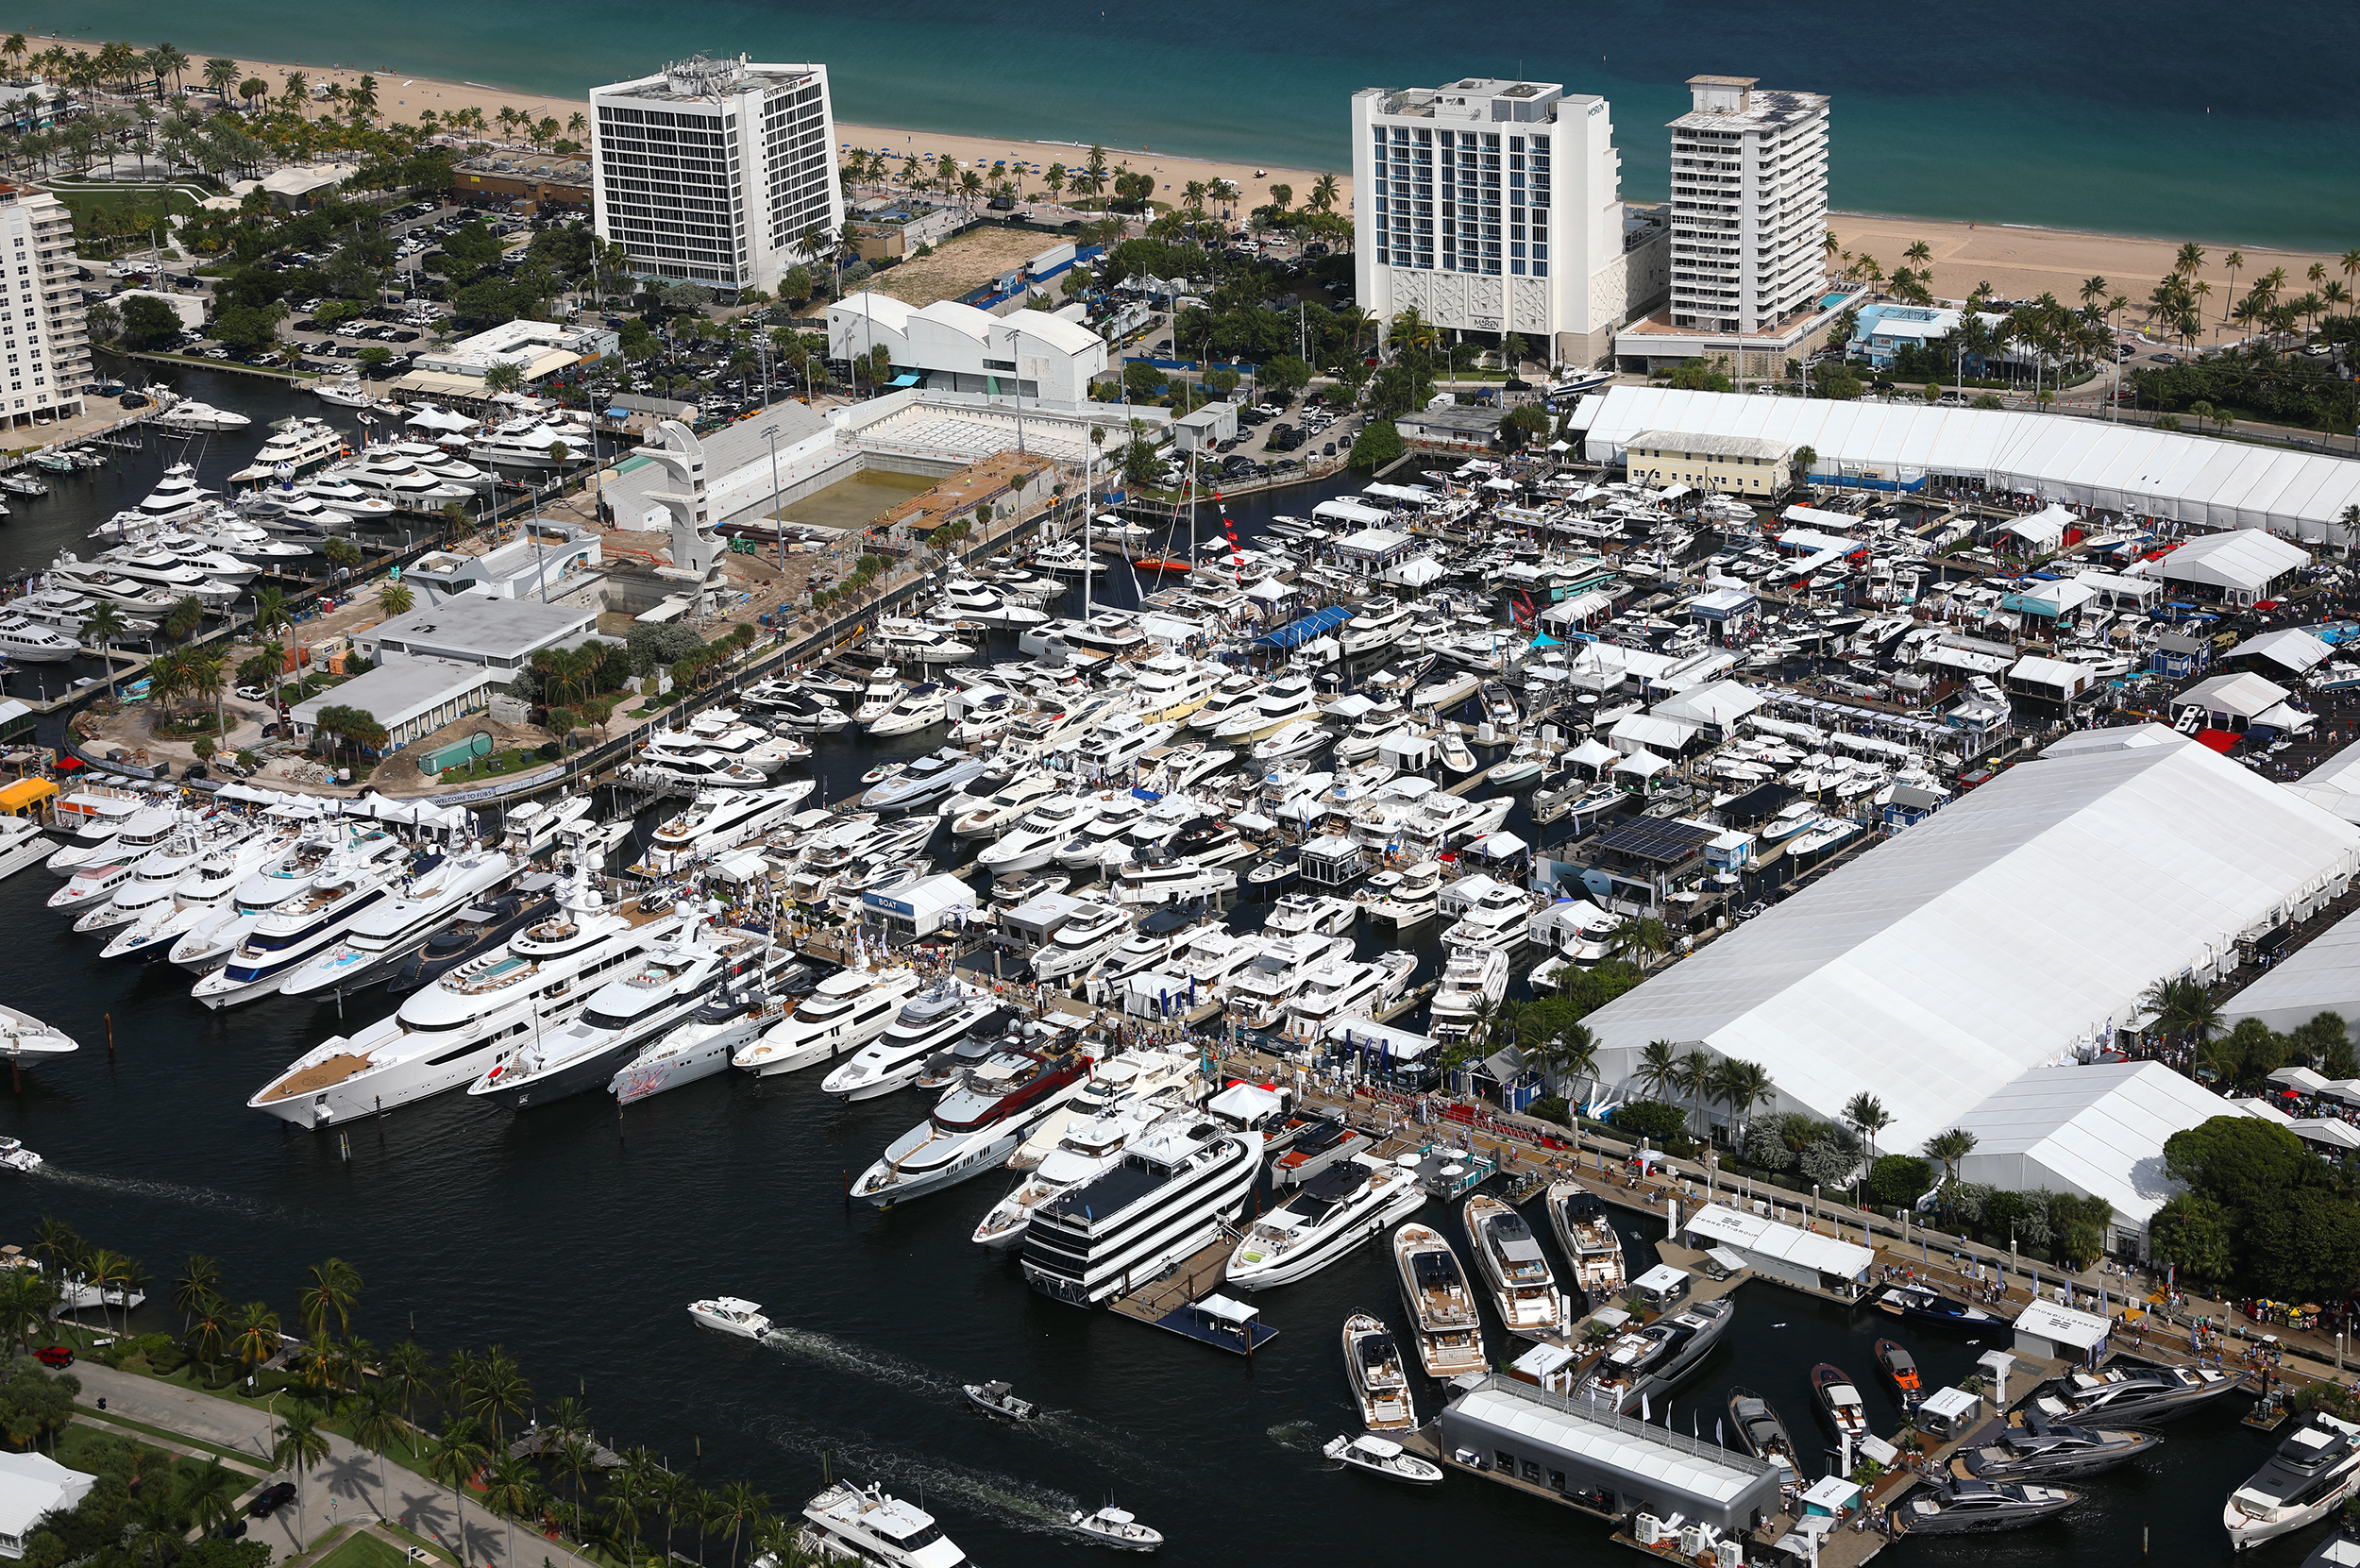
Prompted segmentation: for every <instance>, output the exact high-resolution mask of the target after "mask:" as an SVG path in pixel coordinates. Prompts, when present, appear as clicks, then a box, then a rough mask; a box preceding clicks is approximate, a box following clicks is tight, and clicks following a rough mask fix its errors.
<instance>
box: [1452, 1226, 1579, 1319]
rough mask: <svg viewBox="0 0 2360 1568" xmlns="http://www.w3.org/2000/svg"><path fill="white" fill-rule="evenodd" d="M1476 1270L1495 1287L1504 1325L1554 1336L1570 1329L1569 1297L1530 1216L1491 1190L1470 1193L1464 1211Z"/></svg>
mask: <svg viewBox="0 0 2360 1568" xmlns="http://www.w3.org/2000/svg"><path fill="white" fill-rule="evenodd" d="M1461 1212H1462V1215H1463V1217H1464V1219H1465V1221H1466V1224H1467V1244H1468V1245H1469V1246H1470V1247H1471V1248H1473V1249H1474V1251H1475V1269H1476V1272H1477V1273H1481V1274H1482V1275H1483V1280H1484V1284H1485V1285H1486V1287H1488V1288H1489V1289H1490V1290H1491V1292H1492V1307H1493V1308H1494V1309H1495V1310H1496V1311H1497V1312H1498V1313H1499V1315H1500V1324H1501V1326H1503V1327H1505V1328H1506V1329H1507V1330H1508V1331H1509V1333H1510V1334H1519V1335H1522V1336H1524V1337H1525V1338H1526V1339H1528V1340H1553V1339H1557V1338H1559V1337H1560V1336H1562V1335H1563V1334H1564V1332H1565V1329H1566V1326H1567V1323H1568V1318H1567V1314H1566V1311H1565V1300H1564V1298H1563V1297H1562V1296H1559V1294H1558V1293H1557V1276H1556V1275H1555V1274H1553V1273H1550V1272H1549V1262H1548V1259H1547V1258H1545V1257H1543V1256H1542V1255H1541V1243H1540V1242H1539V1241H1538V1240H1537V1239H1534V1237H1533V1234H1532V1227H1531V1226H1530V1225H1527V1224H1526V1223H1525V1217H1524V1216H1523V1215H1521V1214H1519V1213H1517V1212H1516V1211H1515V1210H1514V1209H1513V1208H1510V1207H1509V1206H1508V1205H1507V1204H1505V1203H1503V1202H1501V1201H1500V1200H1499V1199H1497V1198H1494V1197H1492V1195H1491V1194H1489V1193H1487V1192H1477V1193H1475V1195H1474V1196H1472V1197H1470V1198H1469V1199H1468V1200H1467V1202H1466V1205H1465V1207H1464V1208H1463V1210H1462V1211H1461Z"/></svg>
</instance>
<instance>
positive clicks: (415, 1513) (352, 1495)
mask: <svg viewBox="0 0 2360 1568" xmlns="http://www.w3.org/2000/svg"><path fill="white" fill-rule="evenodd" d="M74 1375H75V1376H76V1377H79V1378H80V1379H81V1380H82V1399H83V1402H84V1403H85V1404H95V1403H96V1402H97V1401H98V1400H99V1399H101V1398H103V1399H105V1400H106V1402H107V1414H109V1415H115V1416H121V1417H123V1418H125V1419H126V1420H128V1421H138V1422H144V1423H146V1424H147V1425H151V1426H160V1427H162V1428H164V1429H165V1430H167V1431H173V1432H179V1433H183V1434H185V1435H187V1436H189V1437H193V1438H199V1439H202V1440H203V1441H205V1442H211V1443H213V1444H215V1445H217V1446H219V1447H223V1448H228V1449H231V1450H234V1451H236V1452H239V1453H242V1454H252V1455H255V1456H256V1457H257V1459H258V1462H259V1464H260V1466H261V1468H263V1469H265V1470H267V1469H268V1468H269V1466H270V1450H271V1444H272V1441H273V1439H272V1431H273V1428H274V1427H275V1426H276V1425H277V1418H276V1417H275V1416H274V1415H272V1414H271V1413H270V1412H269V1411H267V1410H256V1409H248V1408H245V1407H244V1406H243V1405H240V1404H237V1403H235V1402H233V1401H230V1400H227V1399H217V1398H215V1397H213V1396H212V1395H211V1394H205V1393H198V1392H196V1391H192V1390H189V1389H183V1388H179V1387H177V1386H175V1385H173V1384H169V1383H159V1382H157V1381H156V1380H155V1379H154V1378H150V1377H143V1376H140V1375H139V1374H136V1373H128V1372H117V1371H114V1370H113V1369H111V1368H109V1367H104V1366H100V1365H98V1364H96V1363H94V1362H88V1361H77V1362H76V1364H75V1367H74ZM291 1402H292V1396H290V1397H289V1398H288V1399H282V1400H281V1401H280V1403H291ZM133 1435H134V1436H137V1435H138V1434H133ZM380 1474H381V1475H382V1477H383V1482H382V1488H381V1489H380V1484H379V1476H380ZM258 1484H259V1483H258ZM302 1484H303V1496H302V1498H301V1499H300V1501H301V1503H302V1505H303V1507H301V1508H298V1507H297V1506H296V1505H295V1503H289V1504H288V1505H287V1506H286V1507H284V1508H282V1509H278V1510H277V1511H276V1512H274V1513H273V1514H272V1515H271V1516H270V1517H269V1518H267V1519H256V1520H250V1521H248V1526H249V1533H248V1534H247V1536H246V1539H247V1540H249V1541H260V1542H261V1543H264V1544H266V1545H268V1546H269V1547H270V1548H271V1552H272V1554H273V1556H274V1557H275V1558H278V1559H281V1560H284V1559H291V1558H295V1557H297V1556H299V1555H301V1553H302V1552H303V1550H304V1543H303V1541H301V1540H299V1539H298V1536H297V1532H298V1530H301V1531H304V1532H308V1534H309V1537H310V1539H311V1540H312V1541H317V1540H318V1539H319V1538H320V1537H321V1536H323V1535H325V1534H327V1533H328V1531H329V1529H331V1528H333V1527H334V1526H338V1525H349V1526H356V1527H373V1526H375V1525H376V1523H377V1522H378V1521H379V1520H380V1519H390V1520H391V1521H392V1522H393V1523H395V1524H396V1525H399V1526H401V1527H402V1528H404V1529H407V1530H409V1531H411V1532H412V1533H413V1534H415V1535H420V1536H424V1537H425V1538H426V1539H428V1540H430V1541H433V1542H437V1543H441V1544H442V1545H443V1546H444V1547H445V1548H447V1550H449V1551H450V1552H451V1553H452V1554H453V1555H454V1556H456V1557H457V1558H458V1559H459V1560H460V1561H461V1562H463V1563H466V1564H470V1565H473V1564H482V1565H483V1568H519V1565H522V1568H602V1565H599V1564H596V1563H592V1562H591V1561H589V1560H587V1559H584V1558H582V1557H578V1556H576V1555H575V1554H574V1553H573V1552H571V1551H569V1550H567V1549H566V1548H565V1546H564V1545H562V1544H560V1543H557V1542H555V1541H551V1540H549V1539H548V1538H547V1537H545V1536H543V1535H541V1534H540V1533H539V1532H538V1531H536V1530H534V1529H533V1528H532V1527H531V1526H529V1525H526V1524H524V1523H522V1522H519V1523H518V1524H516V1525H515V1526H514V1538H515V1556H514V1559H513V1560H512V1559H511V1558H510V1556H509V1538H510V1533H511V1526H510V1524H509V1522H508V1520H506V1519H505V1518H503V1517H501V1516H500V1515H497V1514H495V1513H494V1512H492V1511H491V1510H490V1509H486V1508H484V1507H483V1506H482V1505H480V1503H478V1502H476V1501H475V1500H474V1499H473V1498H472V1497H470V1498H468V1499H467V1500H466V1501H465V1502H464V1505H463V1506H462V1507H461V1508H460V1509H459V1511H457V1512H456V1513H454V1512H453V1510H452V1507H451V1494H450V1489H449V1488H447V1487H443V1486H438V1485H436V1484H435V1483H434V1482H431V1481H429V1480H428V1479H427V1478H426V1477H425V1476H423V1475H418V1474H417V1473H416V1472H414V1471H412V1470H408V1469H405V1468H403V1467H402V1466H400V1465H398V1464H396V1463H395V1462H394V1461H393V1460H391V1459H386V1460H383V1461H381V1465H380V1461H379V1459H378V1458H377V1456H375V1455H373V1454H371V1453H369V1452H368V1451H367V1450H366V1449H363V1448H362V1447H360V1446H359V1445H357V1444H355V1443H353V1442H350V1441H349V1440H347V1439H345V1438H341V1437H337V1436H335V1435H334V1434H332V1433H330V1434H329V1438H328V1458H327V1459H326V1460H325V1461H323V1462H322V1463H321V1464H320V1466H319V1467H318V1468H317V1469H315V1470H312V1471H311V1472H310V1473H309V1474H307V1475H305V1476H304V1477H303V1483H302ZM251 1490H252V1489H249V1491H251ZM386 1539H388V1540H389V1541H390V1542H391V1543H392V1544H394V1545H396V1546H398V1547H400V1548H401V1549H402V1550H403V1551H405V1552H406V1551H408V1550H409V1549H410V1546H409V1543H407V1542H404V1541H402V1540H401V1539H400V1538H398V1537H396V1536H387V1537H386Z"/></svg>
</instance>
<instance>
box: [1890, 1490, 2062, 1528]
mask: <svg viewBox="0 0 2360 1568" xmlns="http://www.w3.org/2000/svg"><path fill="white" fill-rule="evenodd" d="M2081 1500H2082V1494H2081V1493H2080V1492H2070V1491H2067V1490H2066V1489H2065V1488H2064V1487H2053V1486H2034V1485H2031V1484H2030V1483H2028V1482H2022V1481H1974V1480H1961V1479H1958V1478H1956V1477H1954V1476H1953V1477H1943V1478H1940V1479H1935V1480H1930V1481H1929V1482H1928V1483H1927V1484H1926V1489H1925V1490H1924V1491H1922V1492H1914V1493H1913V1494H1912V1495H1911V1496H1910V1497H1909V1498H1908V1499H1907V1500H1906V1501H1904V1502H1902V1503H1901V1504H1899V1505H1898V1507H1897V1509H1896V1511H1897V1513H1898V1514H1899V1519H1898V1523H1899V1525H1900V1527H1901V1529H1902V1531H1903V1532H1904V1533H1905V1534H1909V1535H1988V1534H1991V1533H1993V1532H1995V1531H1998V1530H2020V1529H2022V1528H2023V1527H2024V1526H2027V1525H2037V1524H2039V1523H2040V1522H2041V1521H2042V1520H2044V1519H2048V1518H2050V1517H2052V1516H2054V1515H2056V1514H2060V1513H2063V1512H2064V1511H2065V1509H2069V1508H2071V1507H2072V1506H2073V1505H2074V1504H2076V1503H2078V1502H2080V1501H2081Z"/></svg>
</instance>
